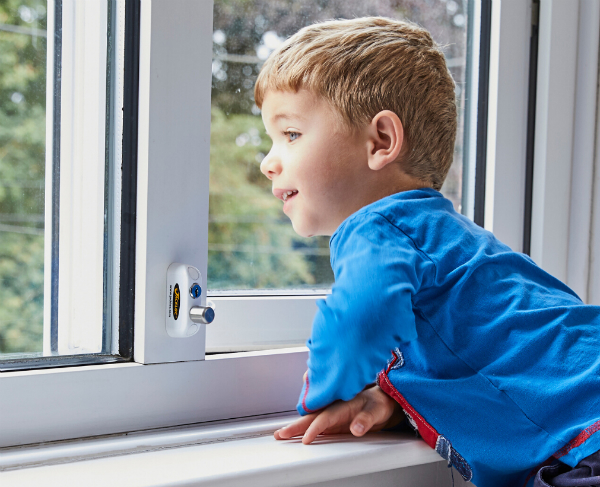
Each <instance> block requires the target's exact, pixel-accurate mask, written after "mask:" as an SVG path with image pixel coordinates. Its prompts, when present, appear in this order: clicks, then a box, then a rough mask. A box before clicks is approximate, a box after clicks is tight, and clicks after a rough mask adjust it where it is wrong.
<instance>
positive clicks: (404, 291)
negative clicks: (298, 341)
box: [297, 213, 423, 415]
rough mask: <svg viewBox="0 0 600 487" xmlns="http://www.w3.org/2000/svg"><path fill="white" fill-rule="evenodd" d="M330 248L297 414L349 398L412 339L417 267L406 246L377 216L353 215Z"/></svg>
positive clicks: (408, 243)
mask: <svg viewBox="0 0 600 487" xmlns="http://www.w3.org/2000/svg"><path fill="white" fill-rule="evenodd" d="M390 232H395V233H396V234H397V235H396V238H395V239H394V241H395V244H394V245H393V246H392V245H390V242H391V240H390V238H389V233H390ZM386 235H387V237H386ZM399 240H400V241H402V242H403V244H404V245H403V246H399V245H398V241H399ZM331 250H332V267H333V271H334V275H335V284H334V286H333V289H332V293H331V295H329V296H328V297H327V299H326V300H322V301H320V302H318V303H317V305H318V308H319V310H318V312H317V314H316V316H315V319H314V322H313V327H312V334H311V338H310V339H309V340H308V342H307V346H308V348H309V351H310V353H309V359H308V374H307V375H308V378H307V381H305V383H304V386H303V388H302V392H301V394H300V399H299V403H298V406H297V409H298V412H299V413H300V414H303V415H304V414H308V413H309V412H312V411H316V410H318V409H321V408H323V407H325V406H327V405H329V404H331V403H332V402H334V401H336V400H338V399H341V400H344V401H348V400H350V399H352V398H353V397H354V396H355V395H356V394H358V393H359V392H360V391H361V390H362V389H364V387H365V386H366V385H368V384H370V383H372V382H374V381H375V378H376V375H377V373H378V372H379V371H380V370H381V369H383V368H384V367H385V365H386V361H387V359H388V358H389V357H390V351H391V350H392V349H393V348H394V347H395V346H396V345H397V344H398V343H399V342H404V341H410V340H412V339H414V338H416V336H417V333H416V328H415V316H414V312H413V309H412V297H413V295H414V294H415V292H416V290H417V287H418V282H419V281H420V277H419V276H418V273H419V272H422V271H423V263H422V259H421V258H420V256H419V253H418V252H416V251H415V249H414V246H413V244H412V242H411V240H410V239H409V238H408V237H407V236H406V235H404V234H403V233H402V232H401V231H400V230H399V229H398V228H396V227H395V226H393V225H391V224H390V223H389V222H388V221H387V220H386V219H385V218H383V217H382V216H380V215H377V214H372V213H371V214H361V213H358V214H356V215H355V216H353V217H350V219H348V220H346V222H344V224H343V225H342V226H341V227H340V229H338V231H337V232H336V234H335V235H334V236H333V237H332V240H331Z"/></svg>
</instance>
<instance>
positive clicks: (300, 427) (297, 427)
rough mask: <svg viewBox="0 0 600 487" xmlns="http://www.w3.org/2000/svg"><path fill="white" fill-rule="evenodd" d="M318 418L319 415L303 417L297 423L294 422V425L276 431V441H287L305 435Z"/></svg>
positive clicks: (313, 414)
mask: <svg viewBox="0 0 600 487" xmlns="http://www.w3.org/2000/svg"><path fill="white" fill-rule="evenodd" d="M317 416H318V413H312V414H307V415H306V416H302V417H301V418H300V419H298V420H297V421H294V422H293V423H291V424H288V425H287V426H284V427H283V428H281V429H278V430H277V431H275V433H274V434H273V436H275V439H276V440H287V439H289V438H293V437H294V436H300V435H303V434H304V433H305V431H306V429H307V428H308V427H309V426H310V424H311V423H312V422H313V421H314V419H315V418H316V417H317Z"/></svg>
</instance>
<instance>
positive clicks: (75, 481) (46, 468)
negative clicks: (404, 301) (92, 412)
mask: <svg viewBox="0 0 600 487" xmlns="http://www.w3.org/2000/svg"><path fill="white" fill-rule="evenodd" d="M294 418H296V416H295V415H290V414H289V413H288V414H286V415H271V416H269V417H262V418H259V419H257V418H252V419H248V420H237V421H229V422H219V423H215V424H205V425H201V426H198V425H194V426H188V427H180V428H170V429H161V430H151V431H146V432H138V433H130V434H123V435H113V436H107V437H97V438H90V439H79V440H70V441H63V442H56V443H50V444H42V445H37V446H28V447H20V448H10V449H0V453H1V454H0V481H1V483H2V484H3V485H11V486H13V487H18V486H25V485H36V484H37V483H39V481H40V479H43V483H44V485H48V486H50V485H60V486H61V487H65V486H68V485H81V481H82V479H86V480H85V481H86V482H88V481H91V480H92V479H93V483H94V485H116V483H122V484H127V485H136V486H148V487H150V486H152V487H158V486H169V485H178V486H182V485H186V486H187V485H195V486H211V487H213V486H214V487H216V486H233V485H241V484H243V485H244V486H245V487H250V486H254V485H256V486H259V485H260V486H261V487H268V486H274V487H275V486H277V487H282V486H300V485H311V484H315V483H319V485H323V486H325V485H327V486H333V485H348V483H347V482H348V481H349V480H350V479H349V477H353V478H354V479H358V478H363V477H365V476H366V477H368V479H369V480H365V482H363V481H361V482H360V483H358V484H356V485H373V486H374V485H407V486H408V485H410V486H413V487H416V486H417V485H423V486H427V487H433V486H434V485H446V484H447V482H448V481H449V479H450V472H449V471H448V469H447V468H446V465H445V462H444V461H443V460H441V459H440V457H439V456H438V455H437V453H435V451H433V450H432V449H430V448H429V447H428V446H427V445H426V444H425V443H423V442H422V441H421V440H419V439H416V438H414V437H412V436H411V435H406V434H399V433H375V434H369V435H366V436H365V437H363V438H354V437H352V436H350V435H344V436H331V437H327V438H320V439H318V440H317V441H316V442H315V443H314V444H313V445H311V446H305V445H302V443H301V441H300V440H299V439H294V440H289V441H282V442H279V441H275V440H274V439H273V437H272V432H273V431H274V430H275V429H277V428H279V427H281V426H283V425H285V424H288V423H289V422H290V421H291V420H293V419H294ZM417 466H421V468H420V469H419V472H418V473H416V470H415V467H417ZM417 468H418V467H417ZM378 472H382V473H385V474H386V475H384V476H382V475H379V474H378ZM423 472H426V473H427V472H429V473H430V474H431V475H429V476H427V475H425V476H424V475H423ZM378 475H379V477H378ZM384 477H385V479H388V480H387V481H386V480H385V479H384ZM426 477H427V478H426ZM454 477H455V480H457V481H458V480H460V476H458V478H457V476H456V475H455V476H454ZM117 478H118V479H120V480H119V481H118V482H116V479H117ZM376 478H379V480H378V481H375V479H376ZM342 479H344V480H342ZM382 479H383V480H382ZM399 479H401V480H404V482H398V480H399ZM336 481H341V482H342V483H340V484H338V483H337V482H336ZM382 482H383V483H382ZM405 482H407V483H405ZM457 485H463V484H461V483H460V482H457Z"/></svg>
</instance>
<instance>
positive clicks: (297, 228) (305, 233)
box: [292, 220, 316, 238]
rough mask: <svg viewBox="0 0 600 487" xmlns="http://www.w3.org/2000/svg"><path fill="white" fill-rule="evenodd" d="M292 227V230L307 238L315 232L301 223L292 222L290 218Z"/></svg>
mask: <svg viewBox="0 0 600 487" xmlns="http://www.w3.org/2000/svg"><path fill="white" fill-rule="evenodd" d="M292 228H293V229H294V232H296V233H297V234H298V235H300V236H301V237H305V238H308V237H314V236H315V235H316V232H315V231H314V230H313V229H310V228H305V227H303V226H302V225H297V224H296V223H294V221H293V220H292Z"/></svg>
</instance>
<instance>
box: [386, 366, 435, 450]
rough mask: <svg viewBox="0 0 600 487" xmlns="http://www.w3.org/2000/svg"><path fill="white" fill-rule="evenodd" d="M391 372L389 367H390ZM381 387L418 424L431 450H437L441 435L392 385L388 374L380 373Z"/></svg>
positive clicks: (420, 432)
mask: <svg viewBox="0 0 600 487" xmlns="http://www.w3.org/2000/svg"><path fill="white" fill-rule="evenodd" d="M388 370H389V367H388ZM379 387H380V388H381V390H383V392H385V393H386V394H387V395H388V396H390V397H392V398H394V399H395V400H396V402H397V403H398V404H400V406H402V409H404V412H405V413H407V414H409V415H410V417H411V418H412V419H413V421H414V422H415V423H416V424H417V429H418V430H419V434H420V435H421V437H422V438H423V439H424V440H425V443H427V444H428V445H429V446H430V447H431V448H433V449H434V450H435V445H436V442H437V439H438V436H439V433H438V432H437V431H436V430H435V428H434V427H433V426H431V425H430V424H429V423H428V422H427V421H425V419H424V418H423V416H421V415H420V414H419V413H418V412H417V411H415V410H414V408H413V407H412V406H411V405H410V404H409V403H408V401H407V400H406V399H404V396H403V395H402V394H400V393H399V392H398V390H397V389H396V388H395V387H394V386H393V385H392V383H391V382H390V380H389V379H388V376H387V373H386V372H383V371H382V372H380V373H379Z"/></svg>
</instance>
